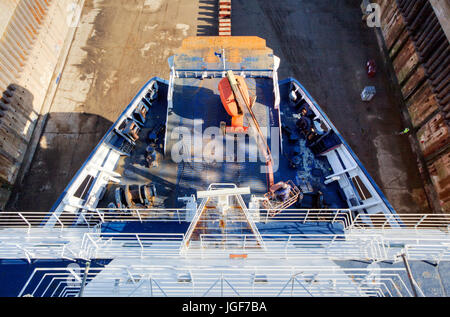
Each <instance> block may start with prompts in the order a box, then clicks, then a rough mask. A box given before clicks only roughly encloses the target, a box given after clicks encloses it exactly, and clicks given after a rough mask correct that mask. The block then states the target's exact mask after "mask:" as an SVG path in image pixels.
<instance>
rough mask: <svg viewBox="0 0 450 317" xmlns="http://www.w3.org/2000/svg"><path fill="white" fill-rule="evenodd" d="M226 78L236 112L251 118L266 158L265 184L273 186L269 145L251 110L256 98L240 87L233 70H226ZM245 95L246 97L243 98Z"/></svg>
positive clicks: (251, 123)
mask: <svg viewBox="0 0 450 317" xmlns="http://www.w3.org/2000/svg"><path fill="white" fill-rule="evenodd" d="M227 78H228V81H229V82H230V86H231V89H232V91H233V94H234V97H235V99H236V104H237V107H238V112H239V113H243V114H247V113H249V114H250V116H251V118H252V120H249V124H250V125H251V127H252V128H253V130H254V132H256V133H255V134H256V135H257V136H259V139H260V141H261V142H258V137H257V140H256V141H257V143H258V146H259V148H260V150H261V151H262V153H263V154H264V157H265V160H266V166H267V185H268V189H269V190H270V188H271V187H272V186H273V184H274V178H273V158H272V153H271V152H270V148H269V145H268V144H267V141H266V139H265V137H264V134H263V133H262V131H261V128H260V126H259V123H258V120H257V119H256V116H255V114H254V113H253V111H252V106H253V104H254V103H255V101H256V98H255V97H253V98H248V90H247V89H246V87H242V85H241V84H240V83H239V81H238V80H236V77H235V76H234V74H233V71H231V70H229V71H228V72H227ZM245 97H247V98H245Z"/></svg>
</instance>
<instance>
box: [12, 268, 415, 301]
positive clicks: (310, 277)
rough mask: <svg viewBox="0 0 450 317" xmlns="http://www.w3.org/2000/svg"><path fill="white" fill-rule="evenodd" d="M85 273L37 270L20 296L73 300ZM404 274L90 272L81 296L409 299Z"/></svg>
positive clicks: (225, 270) (210, 270) (325, 270)
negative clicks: (371, 297) (405, 297)
mask: <svg viewBox="0 0 450 317" xmlns="http://www.w3.org/2000/svg"><path fill="white" fill-rule="evenodd" d="M84 273H85V271H84V269H83V268H79V269H78V270H74V269H73V268H37V269H35V270H34V272H33V273H32V274H31V276H30V277H29V279H28V281H27V282H26V284H25V285H24V287H23V288H22V290H21V292H20V294H19V296H24V295H33V296H35V297H50V296H52V297H53V296H77V295H78V293H79V291H80V288H81V281H82V278H83V277H84ZM405 274H406V273H405V269H397V268H395V269H389V268H376V269H369V268H366V269H355V268H340V267H318V266H297V267H288V268H283V267H280V268H274V267H239V268H229V267H226V268H224V267H208V266H196V267H177V268H168V267H158V266H152V265H141V266H120V265H112V264H110V265H107V266H106V267H105V268H91V269H90V270H89V272H88V275H87V276H86V280H87V281H88V284H87V286H86V287H85V289H84V293H83V295H84V296H86V297H90V296H105V297H108V296H114V297H125V296H126V297H131V296H139V297H141V296H144V297H148V296H155V297H161V296H202V297H209V296H227V297H229V296H230V297H235V296H270V297H275V296H280V297H284V296H295V297H298V296H307V297H311V296H312V297H316V296H339V297H344V296H352V297H355V296H400V297H402V296H412V293H411V291H410V289H409V288H408V286H407V281H406V282H405V281H404V279H405V278H406V275H405Z"/></svg>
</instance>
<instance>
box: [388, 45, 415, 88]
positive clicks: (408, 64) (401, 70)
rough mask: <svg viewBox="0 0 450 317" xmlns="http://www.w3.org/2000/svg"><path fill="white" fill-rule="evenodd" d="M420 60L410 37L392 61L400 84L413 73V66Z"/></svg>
mask: <svg viewBox="0 0 450 317" xmlns="http://www.w3.org/2000/svg"><path fill="white" fill-rule="evenodd" d="M418 62H419V55H417V53H416V50H415V48H414V43H413V42H412V40H411V39H408V41H407V43H406V44H405V45H404V46H403V48H402V49H401V50H400V52H399V53H398V55H397V57H396V58H395V59H394V60H393V61H392V64H393V66H394V70H395V74H396V75H397V79H398V82H399V83H400V84H402V83H403V81H404V80H405V79H406V78H407V77H408V75H410V74H411V72H412V71H413V68H414V67H416V66H417V64H418Z"/></svg>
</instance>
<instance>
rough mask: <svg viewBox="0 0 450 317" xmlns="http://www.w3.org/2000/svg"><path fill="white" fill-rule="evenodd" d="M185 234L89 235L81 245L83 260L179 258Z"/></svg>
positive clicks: (86, 235)
mask: <svg viewBox="0 0 450 317" xmlns="http://www.w3.org/2000/svg"><path fill="white" fill-rule="evenodd" d="M183 240H184V235H183V234H158V233H147V234H132V233H125V234H121V233H87V234H85V235H84V237H83V241H82V243H81V250H80V252H81V254H82V255H83V258H88V259H104V258H148V257H164V258H167V257H178V256H179V254H180V248H181V246H182V242H183Z"/></svg>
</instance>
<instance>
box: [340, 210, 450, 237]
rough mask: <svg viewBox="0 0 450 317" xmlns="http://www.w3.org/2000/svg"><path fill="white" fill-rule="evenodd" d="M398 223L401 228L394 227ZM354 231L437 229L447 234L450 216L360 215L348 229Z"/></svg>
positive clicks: (449, 227)
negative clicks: (393, 224)
mask: <svg viewBox="0 0 450 317" xmlns="http://www.w3.org/2000/svg"><path fill="white" fill-rule="evenodd" d="M392 223H398V224H399V226H392ZM348 229H349V230H352V229H376V230H398V229H400V230H404V229H414V230H425V229H434V230H435V229H437V230H440V231H442V232H445V233H449V232H450V231H449V230H450V215H447V214H426V215H424V214H402V215H398V214H390V215H385V214H371V215H368V214H358V215H357V216H356V217H355V219H354V220H353V221H352V223H351V225H350V226H349V227H348Z"/></svg>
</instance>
